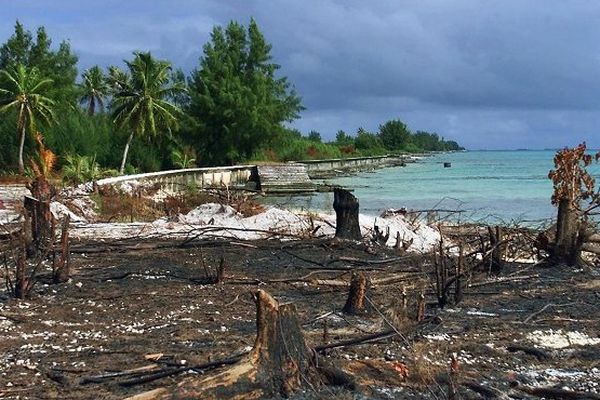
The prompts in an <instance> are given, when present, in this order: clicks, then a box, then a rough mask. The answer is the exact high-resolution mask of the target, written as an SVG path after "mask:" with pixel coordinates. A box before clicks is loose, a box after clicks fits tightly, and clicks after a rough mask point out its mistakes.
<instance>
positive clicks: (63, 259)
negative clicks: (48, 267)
mask: <svg viewBox="0 0 600 400" xmlns="http://www.w3.org/2000/svg"><path fill="white" fill-rule="evenodd" d="M70 222H71V218H70V217H69V216H68V215H67V216H66V217H65V218H64V220H63V224H62V230H61V235H60V248H59V250H58V254H56V253H57V251H56V250H55V251H54V262H53V263H52V281H53V282H54V283H55V284H58V283H65V282H67V281H68V280H69V278H70V277H71V258H70V248H69V223H70Z"/></svg>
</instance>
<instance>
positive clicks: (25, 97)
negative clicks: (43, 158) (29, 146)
mask: <svg viewBox="0 0 600 400" xmlns="http://www.w3.org/2000/svg"><path fill="white" fill-rule="evenodd" d="M0 76H1V77H2V78H3V79H2V81H1V85H2V86H0V96H2V100H0V112H2V113H7V112H11V111H13V112H14V113H15V114H16V119H17V134H18V135H19V138H20V139H19V172H20V173H23V172H24V171H25V167H24V163H23V148H24V146H25V136H26V134H27V132H28V131H29V133H30V134H34V133H35V132H36V121H37V120H42V121H44V122H46V123H47V124H50V122H52V121H53V120H54V112H53V110H52V107H53V106H54V101H53V100H51V99H49V98H48V97H46V96H44V94H45V93H46V92H47V90H46V89H47V88H48V87H49V86H50V84H51V83H52V80H51V79H43V78H42V77H41V76H40V74H39V72H38V70H37V68H35V67H33V68H31V69H29V70H28V69H27V68H26V67H25V66H24V65H23V64H17V65H16V66H14V67H13V68H12V69H11V71H6V70H1V71H0Z"/></svg>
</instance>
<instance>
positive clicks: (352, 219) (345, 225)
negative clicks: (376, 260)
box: [333, 188, 362, 240]
mask: <svg viewBox="0 0 600 400" xmlns="http://www.w3.org/2000/svg"><path fill="white" fill-rule="evenodd" d="M333 193H334V200H333V209H334V210H335V216H336V226H335V237H337V238H341V239H350V240H360V239H362V235H361V233H360V225H359V223H358V199H357V198H356V197H354V195H352V193H350V192H349V191H347V190H345V189H340V188H335V189H334V192H333Z"/></svg>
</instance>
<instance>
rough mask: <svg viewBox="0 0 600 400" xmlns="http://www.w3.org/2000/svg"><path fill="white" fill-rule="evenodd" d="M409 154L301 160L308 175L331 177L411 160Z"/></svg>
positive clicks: (314, 177) (393, 165) (400, 163)
mask: <svg viewBox="0 0 600 400" xmlns="http://www.w3.org/2000/svg"><path fill="white" fill-rule="evenodd" d="M412 161H413V160H412V158H411V157H409V156H392V155H385V156H378V157H354V158H335V159H330V160H309V161H302V163H303V164H306V168H307V170H308V175H309V176H310V177H311V178H313V179H319V178H325V177H331V176H335V175H340V174H345V173H349V172H357V171H367V170H372V169H378V168H385V167H395V166H402V165H405V164H406V163H407V162H412Z"/></svg>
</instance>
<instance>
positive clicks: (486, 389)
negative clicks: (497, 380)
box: [462, 381, 510, 399]
mask: <svg viewBox="0 0 600 400" xmlns="http://www.w3.org/2000/svg"><path fill="white" fill-rule="evenodd" d="M462 385H463V386H464V387H466V388H468V389H471V390H472V391H474V392H475V393H477V394H480V395H481V396H483V398H484V399H510V397H509V396H507V395H506V394H504V392H502V391H501V390H499V389H496V388H495V387H491V386H484V385H482V384H480V383H477V382H474V381H465V382H462Z"/></svg>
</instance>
